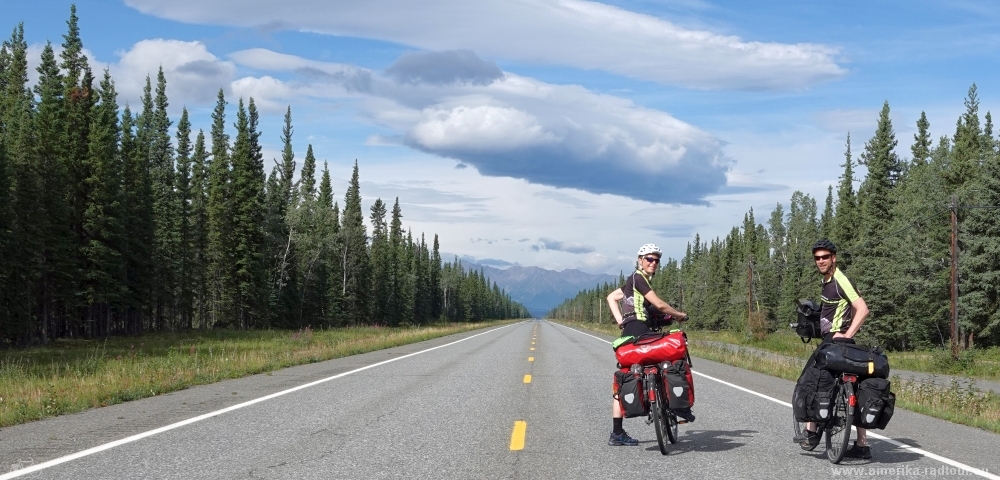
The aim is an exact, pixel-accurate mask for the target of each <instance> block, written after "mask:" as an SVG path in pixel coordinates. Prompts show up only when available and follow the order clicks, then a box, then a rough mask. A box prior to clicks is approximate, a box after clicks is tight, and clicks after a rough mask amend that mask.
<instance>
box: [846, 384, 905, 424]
mask: <svg viewBox="0 0 1000 480" xmlns="http://www.w3.org/2000/svg"><path fill="white" fill-rule="evenodd" d="M890 387H891V384H890V382H889V381H888V380H886V379H884V378H866V379H864V380H862V381H860V382H858V395H857V398H858V408H857V409H856V410H855V411H854V425H855V426H857V427H861V428H876V429H882V428H885V426H886V425H888V424H889V420H891V419H892V414H893V412H894V410H895V409H896V394H894V393H892V392H891V391H890Z"/></svg>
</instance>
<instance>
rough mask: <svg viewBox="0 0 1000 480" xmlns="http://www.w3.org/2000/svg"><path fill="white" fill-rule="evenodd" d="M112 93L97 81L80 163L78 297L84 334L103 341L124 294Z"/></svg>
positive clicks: (119, 178) (109, 85) (106, 81)
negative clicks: (96, 101)
mask: <svg viewBox="0 0 1000 480" xmlns="http://www.w3.org/2000/svg"><path fill="white" fill-rule="evenodd" d="M117 96H118V95H117V93H116V92H115V87H114V82H113V81H112V80H111V74H110V73H109V72H108V71H107V70H105V71H104V79H103V80H102V81H101V90H100V101H101V103H100V105H99V106H98V107H97V111H96V115H95V116H94V123H93V125H91V128H90V131H89V134H90V135H89V136H90V138H89V144H90V145H89V148H88V154H87V157H86V159H85V170H86V171H87V172H90V177H88V178H87V179H86V182H87V192H88V193H89V195H88V198H87V199H86V204H85V209H84V216H83V225H82V226H83V237H84V242H83V248H82V253H83V257H84V265H83V267H84V277H83V289H82V294H83V296H84V299H85V304H86V307H87V313H86V318H87V325H88V333H89V334H91V335H94V334H97V335H100V336H107V335H109V334H110V333H111V329H112V313H113V311H112V309H113V308H115V307H117V306H118V305H119V303H120V302H121V301H122V299H123V297H124V293H125V265H124V259H123V256H122V251H123V250H124V228H125V226H124V223H123V220H124V219H123V218H122V208H121V207H122V202H121V200H122V197H121V196H122V194H121V184H122V173H123V170H124V165H123V163H122V162H121V156H120V154H119V151H118V142H119V137H120V132H119V129H118V104H117Z"/></svg>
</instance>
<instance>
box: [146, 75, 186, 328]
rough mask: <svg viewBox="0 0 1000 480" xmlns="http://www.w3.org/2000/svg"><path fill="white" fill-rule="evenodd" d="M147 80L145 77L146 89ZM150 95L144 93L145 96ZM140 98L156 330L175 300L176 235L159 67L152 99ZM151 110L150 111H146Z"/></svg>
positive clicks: (171, 165) (170, 313) (171, 157)
mask: <svg viewBox="0 0 1000 480" xmlns="http://www.w3.org/2000/svg"><path fill="white" fill-rule="evenodd" d="M148 86H149V80H148V78H147V87H148ZM149 93H150V92H149V90H146V92H145V94H146V95H148V94H149ZM149 101H150V100H149V99H147V98H144V99H143V107H144V109H143V113H142V116H143V117H144V120H145V117H147V116H149V119H148V120H146V121H148V124H147V125H148V128H149V130H148V132H147V133H148V135H149V136H148V137H147V138H146V141H147V142H148V143H147V145H148V147H149V171H150V177H151V179H152V182H153V220H154V225H155V230H154V234H153V238H154V239H155V242H154V244H153V246H154V249H153V262H154V265H155V266H156V276H155V279H156V284H155V294H154V295H155V301H156V306H155V319H156V326H157V329H160V330H163V329H166V328H167V327H168V324H167V322H168V319H169V318H170V317H172V316H173V313H174V304H175V301H176V288H177V272H178V270H179V260H180V259H179V258H178V254H177V250H178V245H179V243H180V241H179V238H178V233H179V228H178V227H179V224H180V221H179V215H178V210H179V209H178V203H179V202H178V200H177V196H176V192H175V178H174V177H175V176H176V174H175V171H174V161H175V160H174V148H173V146H172V145H171V143H170V125H171V123H172V122H171V121H170V118H169V117H168V116H167V107H168V106H169V104H168V101H167V80H166V77H165V76H164V74H163V67H160V69H159V72H158V73H157V76H156V97H155V99H152V104H150V103H149ZM150 107H152V108H150Z"/></svg>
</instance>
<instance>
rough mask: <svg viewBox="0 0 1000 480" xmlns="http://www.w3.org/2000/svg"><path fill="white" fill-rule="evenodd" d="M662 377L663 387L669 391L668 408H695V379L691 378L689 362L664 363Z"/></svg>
mask: <svg viewBox="0 0 1000 480" xmlns="http://www.w3.org/2000/svg"><path fill="white" fill-rule="evenodd" d="M661 375H662V376H663V383H664V385H663V386H664V387H666V390H667V406H669V407H670V408H691V407H693V406H694V379H693V378H691V364H689V363H688V362H687V360H684V359H681V360H676V361H673V362H663V366H662V367H661Z"/></svg>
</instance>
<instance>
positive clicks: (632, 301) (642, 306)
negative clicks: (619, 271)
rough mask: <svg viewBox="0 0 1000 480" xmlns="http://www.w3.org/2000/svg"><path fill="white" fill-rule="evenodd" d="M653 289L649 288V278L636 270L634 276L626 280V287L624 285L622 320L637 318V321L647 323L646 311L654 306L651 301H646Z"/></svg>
mask: <svg viewBox="0 0 1000 480" xmlns="http://www.w3.org/2000/svg"><path fill="white" fill-rule="evenodd" d="M652 289H653V288H652V287H650V286H649V277H647V276H646V274H645V273H643V272H642V271H641V270H636V271H635V272H633V273H632V275H629V276H628V278H626V279H625V285H622V293H624V294H625V298H624V303H625V305H624V306H623V307H622V318H623V319H626V320H627V319H630V318H632V317H635V319H636V320H642V321H644V322H645V321H646V318H647V315H646V310H647V309H649V306H650V305H652V304H651V303H649V300H646V294H647V293H649V292H650V290H652Z"/></svg>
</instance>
